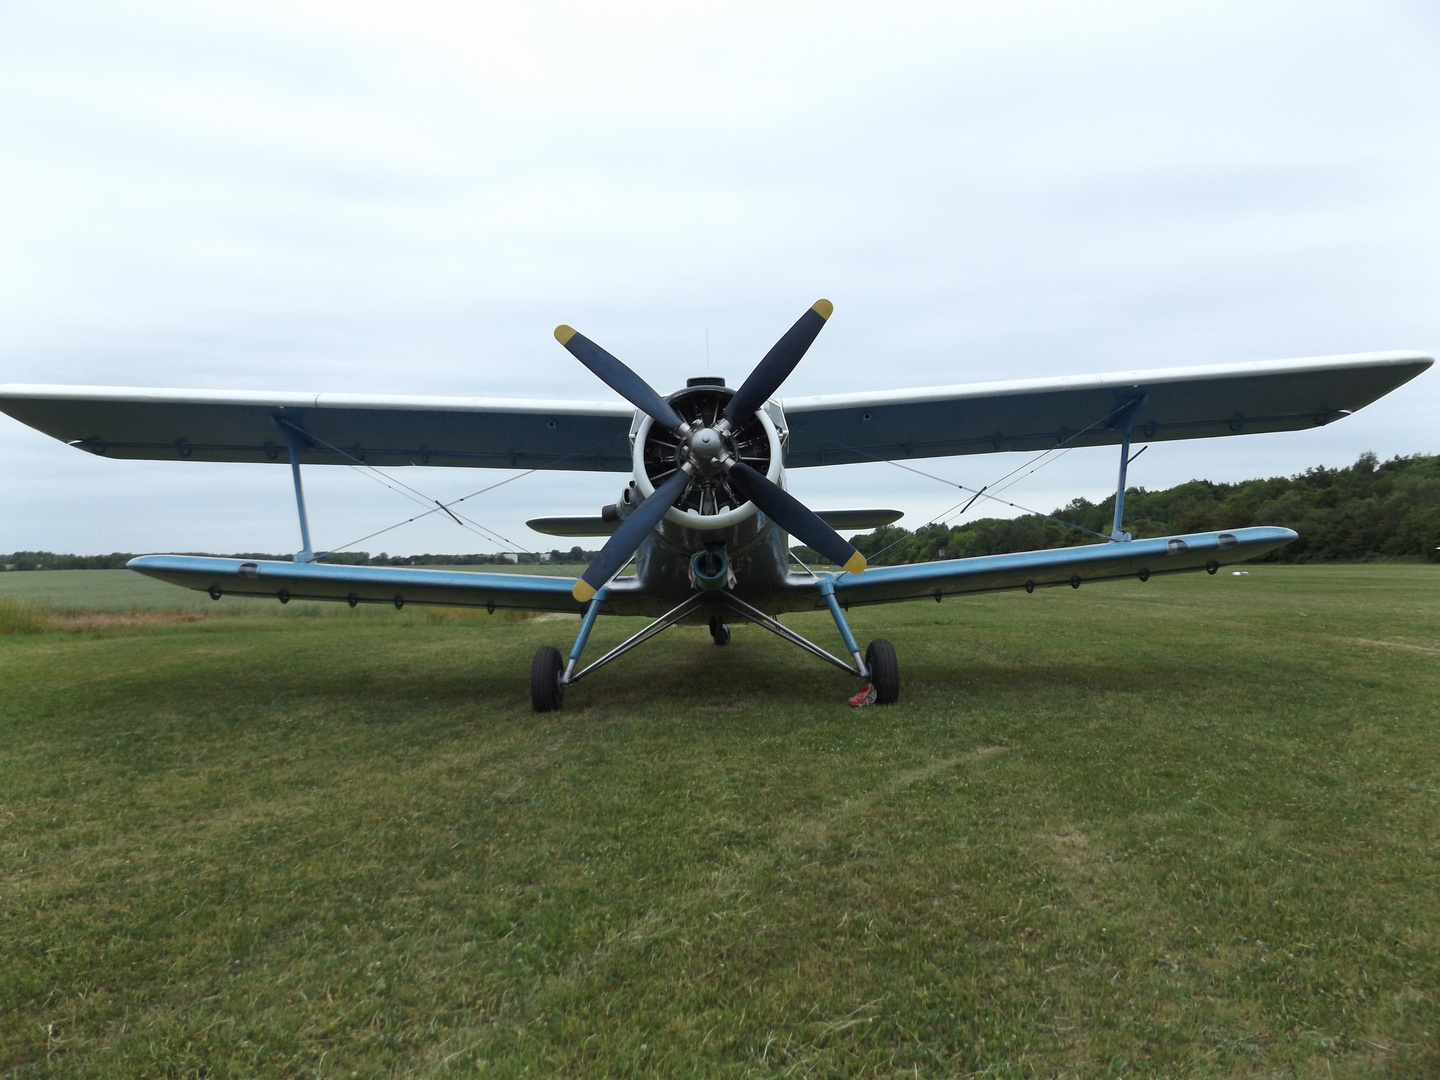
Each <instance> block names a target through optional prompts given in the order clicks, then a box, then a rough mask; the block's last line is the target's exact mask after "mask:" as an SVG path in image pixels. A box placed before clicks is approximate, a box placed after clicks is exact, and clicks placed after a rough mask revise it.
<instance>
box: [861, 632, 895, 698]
mask: <svg viewBox="0 0 1440 1080" xmlns="http://www.w3.org/2000/svg"><path fill="white" fill-rule="evenodd" d="M865 666H866V667H867V668H869V669H870V685H871V686H873V687H875V704H876V705H894V704H895V702H897V701H899V700H900V661H899V660H898V659H897V658H896V656H895V646H894V645H891V644H890V642H888V641H886V640H885V639H884V638H883V637H882V638H876V639H875V640H874V641H872V642H870V645H869V647H868V648H866V650H865Z"/></svg>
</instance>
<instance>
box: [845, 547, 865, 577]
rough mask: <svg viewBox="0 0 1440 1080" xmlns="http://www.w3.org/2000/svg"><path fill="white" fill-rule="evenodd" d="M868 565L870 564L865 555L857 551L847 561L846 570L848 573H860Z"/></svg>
mask: <svg viewBox="0 0 1440 1080" xmlns="http://www.w3.org/2000/svg"><path fill="white" fill-rule="evenodd" d="M868 565H870V564H869V563H867V562H866V561H865V556H864V555H861V554H860V553H859V552H858V551H857V552H855V554H854V555H851V556H850V558H849V560H848V561H847V562H846V563H845V572H846V573H847V574H858V573H860V571H862V570H864V569H865V567H867V566H868Z"/></svg>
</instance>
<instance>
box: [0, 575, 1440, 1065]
mask: <svg viewBox="0 0 1440 1080" xmlns="http://www.w3.org/2000/svg"><path fill="white" fill-rule="evenodd" d="M7 593H8V594H10V598H6V597H5V596H4V594H7ZM0 605H5V611H7V612H8V613H9V614H8V615H7V616H6V617H7V618H8V619H9V622H8V623H6V624H5V625H9V626H10V627H11V628H12V629H13V630H15V631H17V632H12V633H8V634H3V635H0V858H3V866H4V868H5V876H4V878H3V903H0V915H3V918H0V961H3V962H0V1075H4V1076H14V1077H32V1076H34V1077H40V1076H45V1077H50V1076H81V1075H86V1076H135V1077H142V1076H145V1077H148V1076H154V1075H157V1074H164V1075H175V1076H199V1075H205V1076H211V1077H221V1076H255V1075H260V1076H295V1075H315V1076H327V1077H328V1076H335V1077H349V1076H375V1075H397V1076H452V1075H453V1076H461V1075H475V1074H482V1075H501V1076H512V1075H520V1074H522V1073H524V1074H528V1075H531V1076H551V1075H568V1076H590V1075H596V1074H612V1073H614V1074H626V1075H655V1076H677V1075H684V1076H692V1075H699V1076H771V1075H774V1076H832V1075H854V1076H875V1075H882V1076H922V1077H924V1076H931V1077H939V1076H955V1075H959V1076H972V1075H985V1076H996V1077H1032V1076H1043V1077H1048V1076H1059V1075H1071V1076H1087V1077H1089V1076H1116V1077H1118V1076H1139V1075H1144V1076H1149V1075H1165V1076H1180V1075H1183V1076H1187V1077H1188V1076H1207V1077H1208V1076H1225V1077H1229V1076H1296V1077H1315V1078H1321V1077H1323V1078H1329V1077H1331V1076H1334V1077H1371V1076H1375V1077H1378V1076H1415V1077H1430V1076H1435V1075H1440V1050H1437V1036H1440V1006H1437V1001H1440V799H1437V796H1440V567H1436V566H1420V565H1411V566H1396V565H1370V566H1318V567H1316V566H1307V567H1299V566H1295V567H1256V568H1253V569H1252V574H1251V576H1250V577H1247V578H1233V577H1230V576H1228V575H1227V574H1222V575H1219V576H1216V577H1213V578H1211V577H1208V576H1205V575H1195V576H1191V577H1186V578H1183V579H1167V580H1159V579H1157V580H1153V581H1151V582H1149V583H1148V584H1144V585H1142V584H1140V583H1138V582H1133V583H1122V584H1116V585H1095V586H1093V587H1092V586H1086V587H1085V588H1082V589H1081V590H1080V591H1079V592H1074V591H1072V590H1070V589H1068V588H1067V589H1060V590H1041V591H1037V592H1036V593H1035V594H1034V595H1033V596H1026V595H1024V594H1014V595H1009V594H1007V595H1001V596H992V597H983V598H978V599H974V600H968V601H953V602H952V601H949V600H947V601H946V602H945V603H943V604H938V605H937V604H934V603H923V604H909V605H898V606H891V607H882V608H872V609H855V610H854V611H853V612H852V620H853V622H854V624H855V627H856V630H857V634H858V635H859V636H860V637H861V640H862V642H863V641H864V640H866V639H868V638H870V637H874V636H882V635H883V636H886V637H889V638H891V639H892V640H894V642H895V644H896V646H897V649H898V651H899V655H900V660H901V673H902V698H901V703H900V704H899V705H898V706H896V707H894V708H892V709H888V710H881V709H865V710H852V709H848V708H846V707H845V705H844V699H845V697H846V695H847V694H848V693H851V692H853V690H854V688H855V686H854V683H853V680H849V679H847V678H846V677H844V676H843V675H841V674H839V673H838V672H835V671H833V670H832V669H827V668H825V667H822V666H821V665H819V664H818V663H816V662H814V661H812V660H811V659H809V658H808V657H806V656H804V655H803V654H801V653H799V652H798V651H796V650H794V649H791V648H789V647H788V646H784V645H783V644H782V643H780V642H778V641H777V640H775V639H774V638H772V637H770V636H769V635H768V634H765V633H764V632H763V631H760V630H758V629H756V628H752V627H739V628H737V629H736V631H735V635H734V641H733V643H732V644H731V645H730V646H728V647H726V648H723V649H721V648H716V647H714V646H713V645H712V644H710V640H709V636H708V635H707V634H706V633H705V631H704V630H703V628H682V629H681V630H678V631H671V632H670V633H669V634H667V635H665V636H663V637H661V638H660V639H658V640H657V641H656V642H654V643H653V644H652V645H651V646H650V647H648V648H646V649H643V650H641V651H639V652H637V653H634V654H632V655H630V656H627V657H625V658H624V659H622V660H621V661H620V662H619V663H617V664H615V665H614V666H612V667H610V668H608V669H606V670H604V671H602V672H601V673H600V674H598V675H597V676H595V677H594V678H593V679H591V680H587V681H586V682H583V683H581V684H580V685H579V686H577V687H575V688H574V689H573V690H572V691H571V692H570V694H569V695H568V697H567V701H566V707H565V710H564V711H562V712H560V713H558V714H550V715H547V716H544V717H538V718H537V717H536V716H534V715H533V714H532V713H531V712H530V708H529V700H528V679H529V664H530V656H531V654H532V653H533V651H534V650H535V648H537V647H538V646H539V645H542V644H547V643H550V644H559V645H562V646H565V645H568V643H569V636H570V635H571V634H573V632H574V622H573V620H571V621H551V620H541V619H537V620H532V621H528V622H513V621H506V620H505V619H504V618H503V617H501V616H498V615H497V616H495V617H493V618H490V617H487V616H485V614H484V613H483V612H467V613H461V614H449V613H445V612H429V611H423V610H422V611H412V610H411V609H409V608H407V609H406V610H404V611H403V612H394V611H390V610H385V609H366V608H363V607H362V608H360V609H357V610H355V611H351V610H350V609H348V608H346V607H344V606H343V605H339V606H334V607H326V608H322V607H321V605H300V604H292V605H289V607H287V608H281V607H280V605H278V604H272V603H268V602H242V601H237V600H234V599H232V598H226V599H225V600H222V601H221V602H219V603H214V602H212V601H210V600H209V599H208V598H206V597H204V596H203V594H194V593H187V592H185V591H183V590H179V589H174V588H172V587H169V586H165V585H162V584H160V583H157V582H151V581H148V580H147V579H144V578H141V577H140V576H139V575H135V574H130V573H128V572H126V571H73V572H60V571H47V572H34V573H24V574H21V573H12V574H0ZM87 609H88V610H89V611H90V612H91V613H92V616H87V615H86V614H85V612H86V611H87ZM235 611H241V612H244V613H245V617H243V618H236V617H218V616H222V615H224V614H225V613H226V612H235ZM107 613H109V614H107ZM147 613H148V614H147ZM212 613H213V614H215V615H216V616H217V617H215V618H202V619H199V620H196V619H195V618H194V617H195V615H196V614H202V615H209V614H212ZM187 620H188V621H187ZM787 621H789V622H791V623H792V624H793V625H795V626H796V627H797V628H799V629H801V630H802V632H805V633H807V634H810V635H811V636H814V637H815V638H816V639H817V640H820V641H822V642H824V643H829V642H831V641H832V640H833V638H834V631H833V628H831V627H830V626H829V624H828V620H826V619H824V618H822V617H819V616H813V617H812V616H806V617H797V618H794V619H787ZM637 625H638V624H636V623H633V622H630V621H615V622H611V623H602V624H601V625H600V627H599V628H598V629H597V631H596V635H595V639H594V641H593V643H592V645H591V650H592V655H599V651H600V650H601V649H603V648H605V647H606V646H608V645H610V644H614V643H616V642H618V641H619V640H621V638H622V637H623V636H624V635H626V634H628V633H630V632H633V630H634V629H635V628H636V627H637ZM57 627H68V628H69V629H56V628H57ZM18 631H24V632H18Z"/></svg>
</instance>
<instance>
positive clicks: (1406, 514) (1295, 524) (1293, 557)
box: [797, 454, 1440, 565]
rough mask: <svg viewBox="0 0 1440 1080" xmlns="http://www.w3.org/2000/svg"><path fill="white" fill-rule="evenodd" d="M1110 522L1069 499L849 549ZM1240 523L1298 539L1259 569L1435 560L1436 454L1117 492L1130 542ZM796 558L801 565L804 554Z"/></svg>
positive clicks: (1056, 540)
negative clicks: (1049, 509)
mask: <svg viewBox="0 0 1440 1080" xmlns="http://www.w3.org/2000/svg"><path fill="white" fill-rule="evenodd" d="M1114 515H1115V498H1114V496H1111V497H1110V498H1108V499H1103V500H1101V501H1100V502H1091V501H1089V500H1088V499H1075V500H1074V501H1072V502H1070V503H1068V504H1067V505H1065V506H1062V507H1060V508H1059V509H1058V510H1056V511H1055V513H1054V514H1053V515H1050V516H1049V517H1046V516H1044V515H1040V514H1027V515H1024V516H1022V517H1017V518H981V519H979V520H977V521H969V522H965V523H964V524H962V525H954V526H951V525H946V524H940V523H932V524H929V525H925V526H922V527H921V528H919V529H916V530H915V531H914V532H910V531H909V530H907V529H902V528H899V527H898V526H894V525H890V526H886V527H884V528H880V529H876V530H875V531H874V532H871V533H864V534H862V535H860V536H856V537H853V538H852V539H851V543H853V544H854V545H855V547H856V549H857V550H859V551H860V552H861V553H862V554H864V555H865V557H866V558H867V559H872V560H873V561H874V562H875V563H876V564H878V565H886V564H890V563H912V562H928V561H930V560H932V559H946V558H949V559H961V558H966V557H968V556H972V555H999V554H1004V553H1006V552H1011V551H1035V550H1038V549H1041V548H1053V547H1067V546H1071V545H1075V544H1084V543H1087V542H1096V543H1098V542H1099V540H1098V538H1097V537H1094V536H1091V535H1087V534H1086V533H1084V532H1082V531H1080V530H1079V529H1076V528H1073V527H1071V526H1076V525H1078V526H1081V527H1082V528H1084V529H1090V530H1093V531H1094V532H1097V533H1103V534H1106V535H1108V534H1109V532H1110V527H1111V523H1112V521H1113V518H1114ZM1057 519H1058V520H1057ZM1067 523H1068V524H1067ZM1247 525H1280V526H1284V527H1286V528H1290V529H1294V530H1295V531H1296V532H1298V533H1299V534H1300V539H1299V540H1297V541H1295V542H1294V543H1293V544H1287V545H1286V546H1284V547H1282V548H1280V549H1278V550H1276V551H1273V552H1271V553H1270V554H1268V555H1266V556H1265V557H1264V559H1263V560H1261V561H1265V562H1286V563H1306V562H1339V561H1361V560H1367V559H1386V558H1395V559H1416V560H1419V559H1423V560H1425V561H1428V562H1436V561H1440V559H1437V556H1440V550H1437V548H1440V456H1436V455H1420V454H1417V455H1414V456H1412V457H1396V458H1392V459H1391V460H1389V461H1386V462H1383V463H1382V462H1381V461H1380V460H1379V459H1378V458H1377V457H1376V456H1375V455H1374V454H1362V455H1361V456H1360V459H1359V460H1358V461H1356V462H1355V464H1354V465H1350V466H1348V467H1344V468H1336V469H1327V468H1323V467H1321V468H1313V469H1306V470H1305V471H1304V472H1303V473H1298V474H1296V475H1295V476H1289V477H1284V476H1280V477H1273V478H1271V479H1268V480H1245V481H1241V482H1240V483H1235V484H1216V483H1212V482H1210V481H1209V480H1191V481H1190V482H1189V483H1185V484H1179V485H1177V486H1175V487H1172V488H1166V489H1165V490H1163V491H1146V490H1145V489H1144V488H1143V487H1134V488H1127V489H1126V491H1125V530H1126V531H1127V532H1129V533H1130V534H1131V535H1132V536H1134V537H1135V538H1136V539H1140V538H1143V537H1149V536H1168V535H1173V534H1175V533H1191V532H1208V531H1211V530H1216V529H1239V528H1244V527H1245V526H1247ZM797 553H798V554H799V555H800V557H801V558H802V559H804V558H805V549H799V550H798V551H797ZM812 554H813V553H812ZM806 561H807V562H808V561H809V560H808V559H806Z"/></svg>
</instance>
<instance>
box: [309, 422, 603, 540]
mask: <svg viewBox="0 0 1440 1080" xmlns="http://www.w3.org/2000/svg"><path fill="white" fill-rule="evenodd" d="M281 422H282V423H285V424H286V426H287V427H290V428H292V429H293V430H294V431H296V432H298V433H299V434H301V435H303V436H304V437H305V438H306V439H309V440H310V441H312V442H314V443H316V444H318V445H320V446H323V447H325V448H326V449H327V450H331V451H333V452H335V453H337V454H339V455H340V456H341V457H343V458H347V459H348V464H350V466H351V468H354V469H356V470H357V471H358V472H359V473H360V475H362V476H366V477H368V478H369V479H371V480H374V481H375V482H376V483H378V484H380V485H381V486H382V487H386V488H389V489H390V490H391V491H394V492H395V493H396V494H397V495H401V496H403V497H405V498H407V499H409V500H410V501H411V502H414V503H418V504H419V505H421V506H425V507H426V508H427V509H426V511H425V512H424V513H423V514H416V515H414V516H413V517H409V518H406V519H405V520H404V521H397V522H396V523H395V524H393V525H388V526H386V527H385V528H383V529H377V530H376V531H375V532H372V533H368V534H367V535H365V536H362V537H359V538H358V539H355V540H351V541H348V542H347V543H345V544H343V545H341V546H340V547H337V548H333V549H332V550H334V551H345V550H347V549H349V548H352V547H354V546H355V545H356V544H362V543H364V542H365V541H366V540H373V539H374V538H375V537H377V536H383V535H384V534H385V533H388V532H391V531H393V530H395V529H398V528H401V527H403V526H405V525H409V524H411V523H413V522H416V521H419V520H421V519H422V518H426V517H429V516H430V515H431V514H438V513H440V512H442V511H443V512H444V513H445V514H446V515H448V516H449V517H450V518H452V519H453V520H454V521H455V523H456V524H457V525H459V526H460V527H461V528H464V529H466V530H467V531H468V532H473V533H475V535H477V536H480V537H481V538H482V539H486V540H490V541H491V542H496V543H500V544H503V545H505V546H506V547H507V548H509V549H511V550H514V551H522V552H525V553H527V554H530V555H534V554H536V553H535V552H534V551H531V550H530V549H529V548H527V547H525V546H524V545H522V544H517V543H515V541H513V540H510V539H509V538H507V537H505V536H503V535H501V534H500V533H498V532H495V531H494V530H493V529H489V528H486V527H485V526H484V525H482V524H480V522H478V521H476V520H475V519H474V518H472V517H470V516H469V515H468V514H457V513H456V512H455V511H454V510H452V509H451V507H454V506H458V505H459V504H460V503H462V502H465V501H466V500H467V499H473V498H475V497H476V496H478V495H483V494H485V493H486V492H489V491H494V490H495V489H496V488H499V487H504V486H505V485H506V484H509V483H512V482H514V481H516V480H519V479H521V478H522V477H526V476H530V475H532V474H534V473H537V472H540V471H541V470H542V469H547V468H554V467H555V466H557V465H559V464H561V463H562V462H564V461H568V460H570V459H571V458H576V457H581V456H583V455H585V454H587V453H589V452H590V451H591V450H593V449H595V447H597V446H599V445H600V443H599V442H595V443H592V444H591V445H590V446H586V447H583V448H582V449H580V450H576V451H575V452H574V453H571V454H566V455H565V456H564V457H560V458H557V459H556V460H554V461H552V462H549V463H547V464H546V465H541V466H536V467H535V468H533V469H526V470H523V471H521V472H518V473H516V474H515V475H514V476H508V477H506V478H505V479H504V480H500V481H498V482H496V483H494V484H488V485H486V486H485V487H482V488H477V489H476V490H475V491H472V492H470V493H469V494H466V495H462V496H460V497H459V498H458V499H452V500H450V501H449V502H448V503H447V502H441V501H440V500H439V499H436V498H432V497H431V496H429V495H427V494H425V493H424V492H423V491H420V490H419V489H418V488H415V487H412V486H411V485H409V484H407V483H405V482H404V481H403V480H399V479H397V478H395V477H393V476H390V475H389V474H388V473H385V472H382V471H381V470H380V469H379V468H378V467H376V466H374V465H371V464H369V463H368V462H366V461H363V460H361V459H360V458H358V457H356V456H355V455H354V454H351V453H349V452H348V451H346V450H342V449H341V448H340V447H338V446H336V445H334V444H333V443H329V442H326V441H325V440H324V439H322V438H320V437H319V436H317V435H314V434H312V433H310V432H308V431H305V430H303V429H302V428H298V427H295V425H293V424H290V423H288V421H281ZM602 441H603V440H602ZM402 489H403V490H402Z"/></svg>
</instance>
